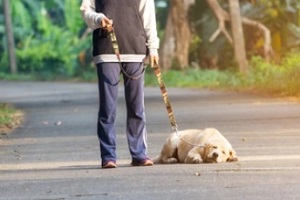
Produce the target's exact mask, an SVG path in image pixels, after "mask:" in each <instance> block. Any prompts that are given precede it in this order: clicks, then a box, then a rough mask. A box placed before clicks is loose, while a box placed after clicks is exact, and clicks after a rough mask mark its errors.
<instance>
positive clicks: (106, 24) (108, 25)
mask: <svg viewBox="0 0 300 200" xmlns="http://www.w3.org/2000/svg"><path fill="white" fill-rule="evenodd" d="M112 24H113V21H112V20H111V19H108V18H107V17H103V18H102V20H101V27H102V28H104V29H105V30H107V31H109V32H110V31H112Z"/></svg>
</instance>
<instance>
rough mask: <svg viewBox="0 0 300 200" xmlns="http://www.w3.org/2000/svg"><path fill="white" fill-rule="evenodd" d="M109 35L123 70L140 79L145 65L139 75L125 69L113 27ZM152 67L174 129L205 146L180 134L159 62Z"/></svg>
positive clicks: (182, 138)
mask: <svg viewBox="0 0 300 200" xmlns="http://www.w3.org/2000/svg"><path fill="white" fill-rule="evenodd" d="M109 36H110V39H111V42H112V46H113V49H114V52H115V54H116V56H117V58H118V61H119V64H120V67H121V70H122V71H123V73H124V74H125V75H126V76H127V77H128V78H131V79H138V78H139V77H141V76H142V75H143V73H144V71H145V67H144V69H143V71H142V73H141V74H140V75H138V76H130V75H129V74H127V73H126V72H125V70H124V69H123V67H122V64H121V57H120V50H119V45H118V42H117V37H116V34H115V32H114V29H113V27H112V29H111V31H109ZM152 68H153V69H154V73H155V75H156V77H157V81H158V84H159V88H160V91H161V94H162V97H163V100H164V103H165V106H166V109H167V112H168V117H169V121H170V124H171V126H172V129H174V130H175V132H176V135H177V136H178V137H179V138H180V139H181V140H183V141H184V142H186V143H187V144H189V145H192V146H196V147H203V146H200V145H197V144H193V143H191V142H189V141H187V140H186V139H184V137H182V136H181V135H180V134H179V131H178V125H177V124H176V120H175V117H174V112H173V109H172V106H171V103H170V100H169V97H168V93H167V89H166V86H165V84H164V81H163V78H162V74H161V71H160V67H159V66H158V63H156V62H155V63H154V66H153V67H152Z"/></svg>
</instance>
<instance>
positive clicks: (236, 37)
mask: <svg viewBox="0 0 300 200" xmlns="http://www.w3.org/2000/svg"><path fill="white" fill-rule="evenodd" d="M229 7H230V17H231V28H232V34H233V45H234V54H235V59H236V61H237V63H238V65H239V69H240V72H242V73H245V72H246V71H247V70H248V66H247V65H248V64H247V58H246V50H245V40H244V32H243V26H242V20H241V13H240V5H239V0H229Z"/></svg>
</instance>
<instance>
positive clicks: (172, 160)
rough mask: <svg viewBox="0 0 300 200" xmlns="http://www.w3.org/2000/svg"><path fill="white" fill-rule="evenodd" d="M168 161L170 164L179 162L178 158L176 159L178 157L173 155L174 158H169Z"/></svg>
mask: <svg viewBox="0 0 300 200" xmlns="http://www.w3.org/2000/svg"><path fill="white" fill-rule="evenodd" d="M168 163H169V164H172V163H177V159H176V158H174V157H172V158H169V159H168Z"/></svg>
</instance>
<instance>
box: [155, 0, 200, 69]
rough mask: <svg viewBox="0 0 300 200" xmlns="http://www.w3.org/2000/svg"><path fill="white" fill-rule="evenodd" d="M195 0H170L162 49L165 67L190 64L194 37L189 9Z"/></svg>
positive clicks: (161, 53)
mask: <svg viewBox="0 0 300 200" xmlns="http://www.w3.org/2000/svg"><path fill="white" fill-rule="evenodd" d="M194 2H195V1H194V0H170V5H169V6H170V8H169V14H168V19H167V24H166V29H165V34H164V38H163V42H162V47H161V49H160V58H161V64H162V66H163V68H164V69H170V68H171V67H176V68H180V69H183V68H186V67H188V64H189V59H188V55H189V45H190V40H191V37H192V34H191V30H190V26H189V20H188V10H189V7H190V6H191V5H192V4H193V3H194Z"/></svg>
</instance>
